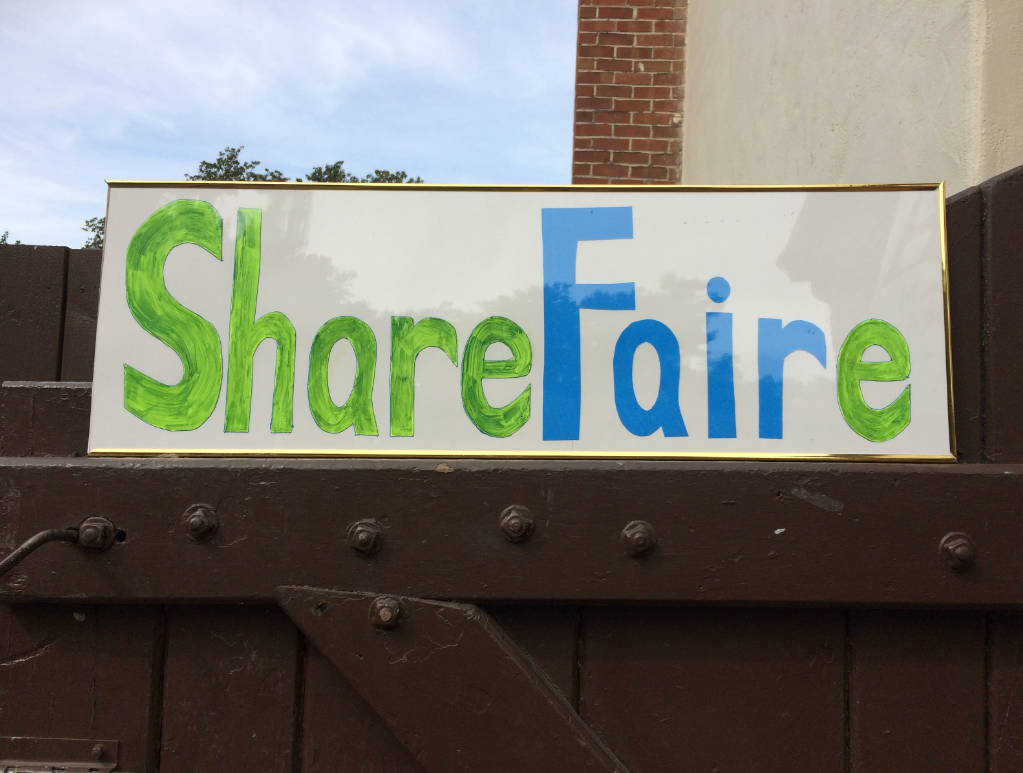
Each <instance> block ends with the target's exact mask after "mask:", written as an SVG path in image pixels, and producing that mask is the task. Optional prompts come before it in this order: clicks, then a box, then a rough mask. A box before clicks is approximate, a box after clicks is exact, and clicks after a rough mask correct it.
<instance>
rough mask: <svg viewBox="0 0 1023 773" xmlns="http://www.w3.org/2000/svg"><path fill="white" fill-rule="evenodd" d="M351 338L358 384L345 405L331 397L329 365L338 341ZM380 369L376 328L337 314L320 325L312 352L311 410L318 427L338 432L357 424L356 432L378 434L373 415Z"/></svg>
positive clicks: (310, 358)
mask: <svg viewBox="0 0 1023 773" xmlns="http://www.w3.org/2000/svg"><path fill="white" fill-rule="evenodd" d="M341 340H348V341H349V342H350V343H351V344H352V349H353V350H354V351H355V383H354V384H353V385H352V393H351V394H350V395H349V397H348V400H347V401H346V402H345V404H344V405H342V406H340V407H339V406H338V405H337V404H335V403H334V401H333V400H332V399H331V397H330V387H329V385H328V383H327V365H328V364H329V362H330V352H331V351H332V350H333V348H334V344H336V343H337V342H338V341H341ZM376 368H377V339H376V336H375V335H373V330H372V329H371V328H370V326H369V325H367V324H366V323H365V322H363V321H362V320H361V319H356V318H355V317H334V319H332V320H330V321H329V322H327V323H326V324H325V325H324V326H323V327H321V328H320V330H319V332H318V333H317V334H316V338H314V339H313V348H312V350H311V351H310V353H309V410H310V411H311V412H312V414H313V419H314V420H315V421H316V426H318V427H319V428H320V429H322V430H323V431H324V432H330V433H335V434H336V433H338V432H343V431H344V430H346V429H348V428H349V427H350V426H352V425H353V424H354V425H355V434H356V435H376V434H378V432H377V420H376V416H375V415H374V414H373V381H374V378H375V376H376Z"/></svg>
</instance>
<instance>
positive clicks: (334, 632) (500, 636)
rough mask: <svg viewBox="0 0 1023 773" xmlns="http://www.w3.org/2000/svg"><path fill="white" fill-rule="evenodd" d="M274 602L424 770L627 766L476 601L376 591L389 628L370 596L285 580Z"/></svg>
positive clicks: (615, 771)
mask: <svg viewBox="0 0 1023 773" xmlns="http://www.w3.org/2000/svg"><path fill="white" fill-rule="evenodd" d="M277 599H278V603H279V604H280V606H281V608H282V609H284V611H285V612H287V614H288V615H289V616H290V617H291V619H292V620H293V621H294V622H295V624H296V625H297V626H298V627H299V628H301V629H302V632H303V633H304V634H305V635H306V637H307V638H308V639H309V641H310V642H312V643H313V644H314V645H315V646H316V647H317V648H318V649H320V651H321V652H323V654H324V655H325V656H326V657H327V659H328V660H330V662H331V663H333V664H334V665H335V666H336V667H337V668H338V669H339V670H340V671H341V673H342V674H344V676H345V678H346V679H348V681H349V682H351V684H352V686H353V687H354V688H355V689H356V690H357V691H358V692H359V693H360V694H361V695H362V697H363V698H364V699H365V700H366V702H367V703H368V704H369V705H370V706H372V707H373V709H374V710H375V711H376V712H377V713H378V714H379V715H380V717H381V718H382V719H383V720H384V722H385V723H386V724H387V726H388V727H389V728H390V729H391V731H392V732H393V733H394V735H395V736H396V737H397V738H398V740H399V741H401V742H402V743H403V744H404V745H405V746H406V747H407V748H408V749H409V751H410V752H412V754H413V755H415V757H416V759H418V760H419V762H420V764H421V765H422V766H423V767H424V768H425V769H426V770H427V771H429V772H430V773H455V772H456V771H481V770H487V771H494V772H496V771H505V770H506V771H515V772H516V773H525V772H526V771H552V770H556V771H559V773H571V772H572V771H607V773H627V771H626V768H625V766H624V765H622V763H621V762H620V761H619V760H618V759H617V757H615V755H614V753H613V752H612V751H611V750H610V749H608V748H607V747H606V746H605V745H604V744H603V743H602V742H601V741H600V739H599V738H598V737H597V736H596V734H595V733H594V732H593V730H592V729H590V727H589V725H587V724H586V723H585V722H584V721H583V720H582V718H581V717H580V716H579V714H578V713H576V711H575V710H574V709H573V708H572V706H571V704H569V702H568V701H567V700H566V699H565V697H564V696H563V695H562V694H561V693H560V692H559V691H558V689H557V688H556V687H554V685H553V684H552V683H551V682H550V680H549V679H548V678H547V677H546V676H545V675H544V674H543V672H541V671H540V669H538V668H537V667H536V665H535V664H534V663H533V662H532V660H530V658H529V656H528V655H526V654H525V653H524V652H523V651H522V650H521V649H519V647H518V646H517V645H516V644H515V643H514V642H513V641H512V640H511V639H510V638H509V637H508V635H507V634H506V633H505V632H504V631H503V630H502V629H501V627H500V626H499V625H498V624H497V623H496V622H494V620H493V619H492V618H491V617H490V616H489V615H488V614H487V613H486V612H484V611H483V610H481V609H480V608H478V607H476V606H473V605H471V604H452V603H447V602H441V601H427V600H425V599H418V598H409V597H386V601H388V602H389V603H390V604H392V605H400V612H399V618H400V619H397V624H396V625H395V622H396V618H395V617H393V616H392V612H393V609H394V607H393V606H392V607H390V608H389V609H388V612H385V613H384V617H385V618H386V619H385V620H381V619H380V618H379V601H378V600H384V599H385V597H379V596H377V595H375V594H370V593H346V592H340V591H326V590H318V589H316V588H303V587H293V586H286V587H282V588H280V589H279V590H278V593H277ZM374 602H377V606H376V607H374ZM374 614H376V618H375V621H374V620H373V619H371V617H373V616H374ZM374 622H375V624H374ZM389 625H393V627H390V628H388V627H383V626H389Z"/></svg>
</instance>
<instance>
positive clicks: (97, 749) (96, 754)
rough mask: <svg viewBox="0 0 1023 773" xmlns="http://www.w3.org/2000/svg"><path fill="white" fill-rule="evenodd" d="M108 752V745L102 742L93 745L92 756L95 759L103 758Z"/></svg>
mask: <svg viewBox="0 0 1023 773" xmlns="http://www.w3.org/2000/svg"><path fill="white" fill-rule="evenodd" d="M106 753H107V747H106V746H104V745H103V744H101V743H98V744H96V745H95V746H93V747H92V758H93V759H94V760H101V759H103V756H104V755H105V754H106Z"/></svg>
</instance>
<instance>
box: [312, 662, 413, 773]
mask: <svg viewBox="0 0 1023 773" xmlns="http://www.w3.org/2000/svg"><path fill="white" fill-rule="evenodd" d="M302 715H303V718H304V721H303V724H302V770H303V771H305V773H336V772H337V771H359V773H421V771H422V770H423V769H422V768H421V767H420V766H419V763H418V762H416V760H415V758H414V757H413V756H412V755H411V754H410V753H409V752H408V750H407V749H406V748H405V747H404V746H402V745H401V744H400V743H399V742H398V740H397V739H396V738H395V737H394V734H393V733H392V732H391V731H390V730H388V729H387V726H386V725H385V724H384V723H383V721H382V720H381V719H380V717H378V716H377V715H376V713H375V712H374V711H373V709H371V708H370V707H369V705H368V704H367V703H366V701H364V700H363V699H362V696H360V695H359V693H357V692H356V691H355V690H354V689H353V688H352V686H351V685H350V684H349V683H348V681H347V680H346V679H345V678H344V677H343V676H341V672H340V671H338V670H337V669H336V668H335V667H334V666H333V665H331V663H330V661H329V660H327V658H326V657H324V656H323V654H322V653H321V652H320V651H319V650H318V649H316V648H315V647H309V649H308V655H307V658H306V665H305V708H304V710H303V712H302Z"/></svg>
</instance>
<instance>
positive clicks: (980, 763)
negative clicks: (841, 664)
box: [849, 610, 987, 773]
mask: <svg viewBox="0 0 1023 773" xmlns="http://www.w3.org/2000/svg"><path fill="white" fill-rule="evenodd" d="M849 620H850V622H849V640H850V647H849V651H850V669H849V697H850V716H849V720H850V721H849V728H850V754H851V761H852V770H853V771H871V772H872V773H874V772H876V773H883V772H885V771H892V773H904V771H907V770H926V771H932V772H933V773H944V772H945V771H948V773H953V771H954V772H955V773H969V771H977V773H981V772H982V771H984V770H985V769H986V763H985V720H986V716H985V715H986V706H987V703H986V700H987V696H986V690H985V685H984V676H985V666H984V659H985V620H984V615H983V614H982V613H979V612H961V613H960V612H911V611H899V612H888V611H861V610H856V611H852V612H850V613H849Z"/></svg>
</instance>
